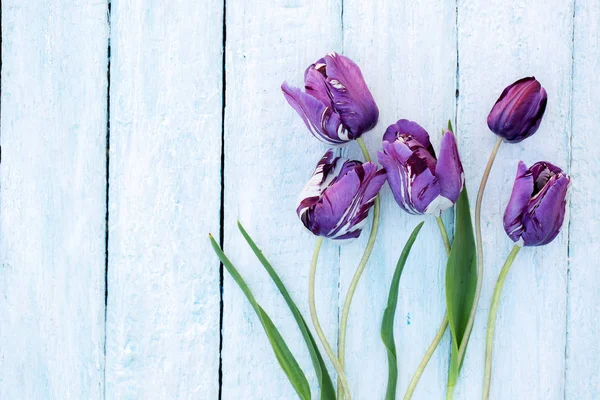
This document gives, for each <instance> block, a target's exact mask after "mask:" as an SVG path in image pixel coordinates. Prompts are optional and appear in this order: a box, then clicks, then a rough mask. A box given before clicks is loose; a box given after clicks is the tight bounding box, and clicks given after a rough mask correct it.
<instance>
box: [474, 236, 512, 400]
mask: <svg viewBox="0 0 600 400" xmlns="http://www.w3.org/2000/svg"><path fill="white" fill-rule="evenodd" d="M519 250H521V246H519V245H518V244H515V245H514V247H513V248H512V250H511V252H510V254H509V255H508V258H507V259H506V262H505V263H504V266H503V267H502V271H500V276H498V282H496V288H495V289H494V296H493V297H492V305H491V306H490V314H489V316H488V326H487V333H486V337H485V369H484V373H483V394H482V396H481V398H482V400H487V399H488V398H489V397H490V385H491V383H492V350H493V344H494V328H495V326H496V314H497V313H498V303H499V301H500V293H502V287H503V286H504V281H505V280H506V275H508V271H509V270H510V266H511V265H512V263H513V261H514V260H515V257H516V256H517V253H518V252H519Z"/></svg>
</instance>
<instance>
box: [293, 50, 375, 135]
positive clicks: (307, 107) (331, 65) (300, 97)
mask: <svg viewBox="0 0 600 400" xmlns="http://www.w3.org/2000/svg"><path fill="white" fill-rule="evenodd" d="M304 87H305V90H306V91H305V92H302V91H301V90H300V89H298V88H295V87H292V86H289V85H288V84H287V82H284V83H283V85H281V89H282V90H283V94H284V96H285V98H286V100H287V101H288V103H290V105H291V106H292V107H293V108H294V109H295V110H296V112H297V113H298V114H300V116H301V117H302V119H303V120H304V123H305V124H306V126H307V127H308V130H309V131H310V133H312V134H313V135H314V136H315V137H316V138H317V139H319V140H321V141H323V142H325V143H327V144H329V145H332V146H341V145H344V144H345V143H347V142H349V141H351V140H354V139H358V138H359V137H360V136H361V135H362V134H363V133H364V132H366V131H368V130H371V129H373V128H374V127H375V125H376V124H377V119H378V118H379V110H378V109H377V105H376V104H375V100H373V96H372V95H371V92H370V91H369V88H368V87H367V84H366V83H365V80H364V79H363V76H362V73H361V72H360V69H359V68H358V66H357V65H356V64H354V62H352V60H350V59H349V58H348V57H344V56H342V55H339V54H336V53H331V54H328V55H326V56H325V57H324V58H321V59H320V60H318V61H317V62H316V63H314V64H312V65H311V66H309V67H308V69H307V70H306V72H305V73H304Z"/></svg>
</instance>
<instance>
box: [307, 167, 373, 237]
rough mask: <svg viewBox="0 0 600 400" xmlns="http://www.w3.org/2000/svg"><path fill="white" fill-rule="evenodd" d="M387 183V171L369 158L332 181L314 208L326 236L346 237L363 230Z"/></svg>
mask: <svg viewBox="0 0 600 400" xmlns="http://www.w3.org/2000/svg"><path fill="white" fill-rule="evenodd" d="M384 183H385V171H384V170H380V171H377V167H376V166H375V164H373V163H370V162H368V163H365V164H362V165H358V166H356V168H354V169H353V170H352V171H350V172H349V173H348V174H347V175H346V176H344V177H342V178H340V179H339V180H338V181H337V182H336V183H334V184H332V185H331V186H330V187H329V188H328V190H327V191H326V192H325V194H324V196H323V202H322V203H321V204H318V205H317V206H316V208H315V218H316V219H317V220H319V222H320V226H321V229H322V230H325V232H324V235H323V236H326V237H328V238H330V239H345V238H347V235H348V234H351V233H353V232H358V234H360V232H361V231H362V229H363V227H364V225H365V223H366V218H367V215H368V212H369V209H370V208H371V206H372V205H373V202H374V201H375V197H376V196H377V193H378V192H379V190H380V189H381V187H382V186H383V184H384ZM321 206H322V207H321ZM319 212H322V213H321V214H319ZM318 214H319V216H318ZM319 217H320V218H319ZM350 237H353V236H352V235H351V236H350ZM357 237H358V236H357Z"/></svg>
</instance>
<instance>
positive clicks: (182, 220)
mask: <svg viewBox="0 0 600 400" xmlns="http://www.w3.org/2000/svg"><path fill="white" fill-rule="evenodd" d="M111 8H112V9H111V11H112V15H111V28H112V31H111V86H110V106H111V107H110V128H111V129H110V130H111V132H110V158H109V162H110V171H109V172H110V174H109V183H110V192H109V229H108V233H109V239H108V288H107V290H108V305H107V322H106V327H107V336H106V342H107V345H106V398H110V399H117V398H118V399H123V398H126V399H150V398H164V399H167V398H179V399H198V398H207V399H214V398H217V396H218V392H219V383H218V379H219V374H218V367H219V341H220V337H219V319H220V311H219V297H220V294H219V292H220V290H219V263H218V259H217V258H216V257H215V256H214V253H213V252H212V249H211V247H210V243H209V241H208V232H213V233H215V234H217V235H218V233H219V229H220V226H219V210H220V193H221V188H220V170H221V166H220V163H221V156H220V153H221V151H220V150H221V133H220V130H221V109H222V106H221V104H222V97H221V96H222V79H221V76H222V70H221V68H220V65H221V61H220V60H221V54H222V53H221V49H222V36H221V35H222V28H221V20H222V18H223V17H222V15H223V14H222V12H223V9H222V7H221V5H219V4H217V3H216V2H210V4H209V3H206V4H202V3H198V2H189V1H186V0H179V1H173V2H169V3H160V2H154V3H152V4H148V3H147V2H144V1H141V0H140V1H120V0H119V1H113V4H112V7H111Z"/></svg>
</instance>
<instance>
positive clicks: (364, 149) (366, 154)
mask: <svg viewBox="0 0 600 400" xmlns="http://www.w3.org/2000/svg"><path fill="white" fill-rule="evenodd" d="M356 141H357V142H358V145H359V146H360V151H362V154H363V157H364V158H365V161H367V162H368V161H371V155H370V154H369V150H368V149H367V146H366V145H365V141H364V140H363V138H361V137H359V138H358V139H356Z"/></svg>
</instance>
